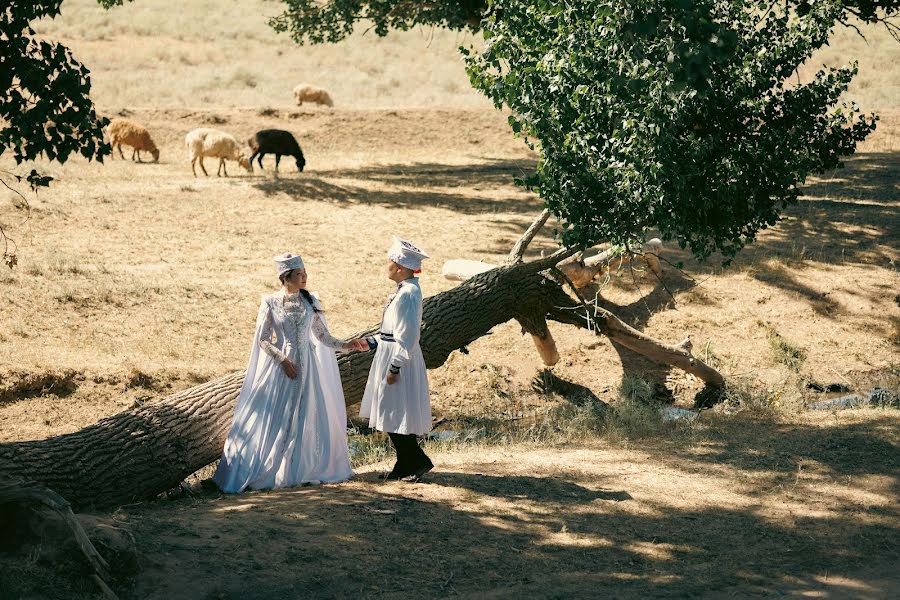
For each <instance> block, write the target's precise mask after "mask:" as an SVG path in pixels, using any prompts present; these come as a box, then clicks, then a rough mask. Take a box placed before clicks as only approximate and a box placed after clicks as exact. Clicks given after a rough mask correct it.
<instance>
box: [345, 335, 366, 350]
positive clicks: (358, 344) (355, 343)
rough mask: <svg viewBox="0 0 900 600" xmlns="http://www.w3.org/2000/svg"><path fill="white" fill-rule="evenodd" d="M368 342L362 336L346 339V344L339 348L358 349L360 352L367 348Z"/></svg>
mask: <svg viewBox="0 0 900 600" xmlns="http://www.w3.org/2000/svg"><path fill="white" fill-rule="evenodd" d="M368 349H369V344H368V343H367V342H366V340H364V339H362V338H354V339H352V340H349V341H347V343H346V344H344V345H343V346H341V350H359V351H360V352H362V351H363V350H368Z"/></svg>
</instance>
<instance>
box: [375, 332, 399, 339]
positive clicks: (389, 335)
mask: <svg viewBox="0 0 900 600" xmlns="http://www.w3.org/2000/svg"><path fill="white" fill-rule="evenodd" d="M379 335H380V336H381V341H382V342H396V341H397V340H395V339H394V334H393V333H385V332H383V331H382V332H380V333H379Z"/></svg>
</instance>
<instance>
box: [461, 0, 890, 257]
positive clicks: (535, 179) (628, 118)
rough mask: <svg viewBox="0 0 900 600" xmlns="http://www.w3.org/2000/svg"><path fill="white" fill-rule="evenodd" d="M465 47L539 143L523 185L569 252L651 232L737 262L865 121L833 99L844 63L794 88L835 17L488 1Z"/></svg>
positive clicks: (869, 123) (737, 5)
mask: <svg viewBox="0 0 900 600" xmlns="http://www.w3.org/2000/svg"><path fill="white" fill-rule="evenodd" d="M495 6H497V7H499V8H500V13H499V14H500V15H502V16H492V17H489V18H488V19H486V20H485V21H484V23H483V25H484V28H485V38H486V40H487V43H486V46H485V49H484V51H483V52H481V53H479V54H475V53H468V54H469V56H468V58H467V69H468V72H469V75H470V78H471V80H472V83H473V85H474V86H475V87H476V88H478V89H479V90H481V91H482V92H484V93H485V94H486V95H487V96H488V97H490V98H491V99H492V100H493V101H494V103H495V104H496V105H497V106H498V107H500V106H507V107H509V108H510V109H511V110H512V115H511V116H510V117H509V122H510V125H511V126H512V128H513V131H515V132H517V133H521V134H522V135H524V136H525V137H526V138H527V139H528V140H529V142H530V143H532V144H533V145H536V146H537V147H538V148H539V150H540V153H541V160H540V163H539V166H538V169H537V172H536V173H535V174H534V175H533V176H531V177H528V178H526V179H525V181H524V183H525V184H526V185H527V186H528V187H529V188H531V189H532V190H534V191H535V192H537V193H538V194H539V195H540V197H541V198H543V199H544V201H545V202H546V204H547V206H548V208H550V210H551V211H552V212H553V213H554V214H556V215H557V216H558V217H560V218H561V219H562V223H563V231H562V241H563V242H564V243H565V244H566V245H567V246H578V245H592V244H595V243H597V242H599V241H605V240H609V241H612V242H614V243H619V244H632V243H633V242H634V241H635V240H640V239H641V238H642V237H643V235H644V232H646V231H648V230H650V229H654V230H658V231H659V232H660V233H661V234H662V236H663V238H664V239H672V238H674V239H677V240H678V241H679V243H680V244H681V245H682V247H685V246H687V247H690V249H691V250H692V251H693V252H694V254H695V255H697V256H698V257H701V258H704V257H707V256H709V255H710V254H711V253H713V252H715V251H718V252H721V253H722V254H723V255H724V256H726V257H731V256H734V254H735V253H737V252H738V251H739V250H740V249H741V248H742V247H743V246H744V245H745V244H747V243H749V242H751V241H753V239H754V237H755V236H756V235H757V233H758V232H759V231H760V230H761V229H763V228H765V227H767V226H769V225H772V224H774V223H776V222H777V221H778V219H779V214H780V212H781V211H782V210H783V209H784V208H785V207H786V206H787V205H788V204H790V203H792V202H795V201H796V200H797V197H798V194H799V186H800V185H801V184H803V182H804V180H805V178H806V177H807V175H808V174H810V173H818V172H822V171H824V170H826V169H833V168H835V167H838V166H839V165H840V157H841V156H846V155H849V154H852V153H853V151H854V150H855V147H856V144H857V142H859V141H861V140H863V139H864V138H865V137H866V135H867V134H868V133H870V132H871V131H872V130H873V129H874V127H875V119H874V116H873V117H869V118H866V117H863V116H861V115H859V114H858V113H859V111H858V109H857V107H855V106H853V105H849V106H848V105H844V106H842V107H839V108H835V105H836V104H837V103H838V100H839V97H840V96H841V94H842V93H843V92H844V91H846V89H847V86H848V84H849V83H850V80H851V78H852V77H853V75H854V73H855V72H856V68H855V66H850V67H846V68H839V69H823V70H821V71H819V72H818V73H817V74H816V76H815V78H814V80H813V81H811V82H808V83H805V84H797V83H796V81H794V80H793V79H792V76H793V75H794V74H795V73H796V70H797V68H798V67H799V66H800V65H801V64H802V63H803V62H805V61H806V60H807V59H808V58H809V57H810V55H811V54H812V53H813V52H814V51H815V50H816V49H818V48H820V47H821V46H822V45H824V44H825V43H826V42H827V40H828V36H829V35H830V33H831V30H832V27H833V26H834V24H835V22H836V20H837V19H838V18H839V17H840V16H841V14H842V10H843V9H842V5H841V4H840V3H836V2H835V3H828V2H819V3H816V4H815V5H813V6H811V7H810V9H809V10H807V11H804V12H803V13H802V14H801V13H797V12H793V11H787V12H785V11H776V10H770V4H769V3H768V2H749V1H746V2H745V1H730V0H729V1H722V0H656V1H640V0H638V1H633V0H582V1H581V2H577V3H558V2H533V1H531V2H529V1H524V0H499V1H498V2H496V3H495Z"/></svg>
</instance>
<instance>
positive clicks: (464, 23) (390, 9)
mask: <svg viewBox="0 0 900 600" xmlns="http://www.w3.org/2000/svg"><path fill="white" fill-rule="evenodd" d="M103 1H110V0H103ZM282 3H283V4H285V5H286V7H285V10H284V12H283V13H282V14H281V15H279V16H277V17H274V18H273V19H272V20H271V21H270V24H271V25H272V27H274V28H275V30H276V31H279V32H285V31H286V32H289V33H290V35H291V37H292V38H293V39H294V40H295V41H296V42H298V43H300V44H303V43H307V42H309V43H314V44H320V43H324V42H329V43H333V42H339V41H341V40H343V39H344V38H346V37H347V36H348V35H350V34H351V33H352V32H353V30H354V28H355V27H356V25H357V24H358V23H361V22H362V23H365V24H366V26H367V27H369V28H371V29H373V30H374V31H375V33H376V34H378V35H380V36H384V35H387V33H388V32H389V31H390V30H392V29H399V30H401V31H405V30H408V29H411V28H412V27H415V26H417V25H425V26H434V27H443V28H447V29H452V30H457V31H460V30H464V29H469V30H471V31H477V30H478V28H479V27H480V23H481V19H482V18H483V17H484V15H485V12H486V10H487V8H488V0H437V1H433V2H422V1H415V0H328V1H326V2H322V1H321V0H282Z"/></svg>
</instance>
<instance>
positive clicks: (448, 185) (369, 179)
mask: <svg viewBox="0 0 900 600" xmlns="http://www.w3.org/2000/svg"><path fill="white" fill-rule="evenodd" d="M529 170H532V171H533V170H534V161H529V160H492V159H484V160H481V161H479V162H477V163H472V164H467V165H445V164H435V163H419V164H402V165H400V164H398V165H376V166H372V165H368V166H363V167H360V168H357V169H336V170H328V171H310V172H305V173H299V174H293V173H292V174H289V175H287V176H284V175H281V176H277V177H268V176H267V177H264V178H258V179H257V180H256V181H254V182H253V183H252V185H253V187H255V188H256V189H258V190H260V191H262V192H263V193H264V194H266V195H276V194H285V195H287V196H290V197H291V198H292V199H293V200H296V201H304V200H319V201H325V202H337V203H359V204H373V205H377V206H381V207H384V208H393V209H404V210H410V209H416V208H422V207H426V206H427V207H437V208H444V209H447V210H451V211H455V212H459V213H461V214H478V213H485V214H491V213H497V212H505V213H513V214H519V213H534V214H537V213H539V212H540V202H539V200H538V199H537V198H536V197H532V198H530V199H523V198H522V197H521V196H519V197H517V196H516V195H515V192H517V191H518V190H517V189H516V187H515V184H514V181H513V179H514V178H515V177H520V176H523V175H525V174H527V173H528V172H529Z"/></svg>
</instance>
